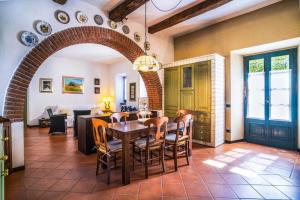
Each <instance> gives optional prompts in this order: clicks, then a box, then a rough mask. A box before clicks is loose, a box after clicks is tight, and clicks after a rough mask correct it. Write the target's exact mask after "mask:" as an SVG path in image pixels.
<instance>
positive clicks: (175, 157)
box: [173, 144, 178, 171]
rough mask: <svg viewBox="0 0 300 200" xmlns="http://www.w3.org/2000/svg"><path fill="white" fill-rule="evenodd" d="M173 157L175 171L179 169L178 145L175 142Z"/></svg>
mask: <svg viewBox="0 0 300 200" xmlns="http://www.w3.org/2000/svg"><path fill="white" fill-rule="evenodd" d="M173 158H174V166H175V171H177V170H178V166H177V145H176V144H174V146H173Z"/></svg>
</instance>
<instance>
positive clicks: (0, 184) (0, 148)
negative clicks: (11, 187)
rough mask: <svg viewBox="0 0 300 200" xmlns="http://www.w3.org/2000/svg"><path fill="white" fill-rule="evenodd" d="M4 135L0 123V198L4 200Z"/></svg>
mask: <svg viewBox="0 0 300 200" xmlns="http://www.w3.org/2000/svg"><path fill="white" fill-rule="evenodd" d="M3 137H4V135H3V124H2V123H0V172H1V180H0V190H1V191H0V193H1V194H0V200H4V175H5V169H4V160H5V159H4V138H3Z"/></svg>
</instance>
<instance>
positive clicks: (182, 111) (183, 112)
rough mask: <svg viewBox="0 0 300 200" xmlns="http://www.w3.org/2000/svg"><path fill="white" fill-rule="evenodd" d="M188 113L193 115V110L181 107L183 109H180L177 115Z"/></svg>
mask: <svg viewBox="0 0 300 200" xmlns="http://www.w3.org/2000/svg"><path fill="white" fill-rule="evenodd" d="M187 114H191V115H193V111H192V110H188V109H181V110H178V111H177V112H176V115H177V117H180V116H184V115H187Z"/></svg>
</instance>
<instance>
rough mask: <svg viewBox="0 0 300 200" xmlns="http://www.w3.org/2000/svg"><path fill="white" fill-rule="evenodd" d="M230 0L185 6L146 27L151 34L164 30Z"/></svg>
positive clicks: (206, 0)
mask: <svg viewBox="0 0 300 200" xmlns="http://www.w3.org/2000/svg"><path fill="white" fill-rule="evenodd" d="M230 1H232V0H205V1H203V2H201V3H198V4H196V5H194V6H192V7H190V8H187V9H186V10H183V11H181V12H179V13H177V14H175V15H173V16H171V17H169V18H167V19H165V20H163V21H161V22H159V23H157V24H154V25H152V26H150V27H149V28H148V32H149V33H151V34H153V33H156V32H158V31H161V30H164V29H166V28H169V27H171V26H174V25H176V24H178V23H180V22H183V21H185V20H188V19H190V18H193V17H195V16H198V15H200V14H203V13H205V12H208V11H210V10H213V9H215V8H218V7H220V6H222V5H224V4H226V3H228V2H230Z"/></svg>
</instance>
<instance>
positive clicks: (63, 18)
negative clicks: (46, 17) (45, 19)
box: [55, 10, 70, 24]
mask: <svg viewBox="0 0 300 200" xmlns="http://www.w3.org/2000/svg"><path fill="white" fill-rule="evenodd" d="M55 18H56V19H57V21H59V22H60V23H62V24H67V23H69V21H70V17H69V15H68V13H66V12H65V11H62V10H57V11H55Z"/></svg>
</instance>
